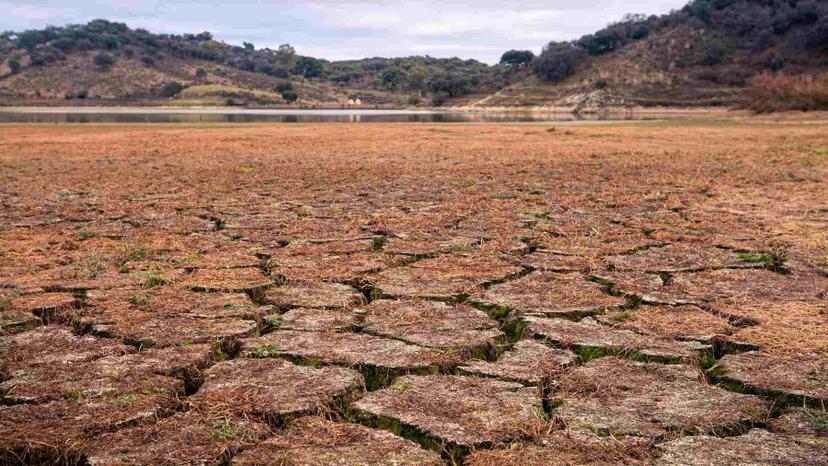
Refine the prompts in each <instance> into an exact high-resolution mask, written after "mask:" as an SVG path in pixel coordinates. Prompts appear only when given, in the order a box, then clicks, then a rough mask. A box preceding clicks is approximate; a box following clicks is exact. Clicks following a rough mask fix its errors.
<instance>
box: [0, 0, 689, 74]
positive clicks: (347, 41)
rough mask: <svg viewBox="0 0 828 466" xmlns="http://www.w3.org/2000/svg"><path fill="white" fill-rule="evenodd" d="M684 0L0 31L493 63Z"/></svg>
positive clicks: (198, 9)
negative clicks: (206, 37)
mask: <svg viewBox="0 0 828 466" xmlns="http://www.w3.org/2000/svg"><path fill="white" fill-rule="evenodd" d="M686 1H687V0H628V1H620V0H554V1H553V0H524V1H523V2H520V3H514V2H502V1H494V0H477V1H470V0H422V1H419V2H413V1H394V0H367V1H360V2H357V1H354V0H294V1H288V0H238V1H234V2H226V1H218V0H200V1H196V0H164V1H162V0H145V1H139V0H111V1H109V2H100V1H96V0H50V1H49V3H48V6H46V5H44V2H43V0H28V1H27V0H11V1H9V0H7V1H5V2H0V11H2V12H4V13H5V12H8V13H9V14H7V15H6V18H4V19H6V24H4V28H6V29H13V30H21V29H30V28H36V27H43V26H45V25H46V24H55V25H60V24H65V23H67V22H75V23H77V22H85V21H88V20H89V19H91V18H98V17H101V18H107V19H111V20H118V21H123V22H126V23H127V24H129V25H130V26H132V27H143V28H145V29H148V30H150V31H155V32H165V33H183V32H200V31H203V30H208V31H210V32H212V33H213V34H214V36H216V37H217V38H218V39H220V40H226V41H228V42H231V43H235V44H240V43H241V41H243V40H246V41H250V42H253V43H254V44H256V45H257V46H260V47H263V46H270V47H275V46H278V45H279V44H282V43H285V42H288V43H292V44H294V45H295V46H296V48H297V50H298V51H299V52H300V53H304V54H309V55H314V56H319V57H322V58H328V59H353V58H363V57H370V56H402V55H410V54H429V55H432V56H439V57H444V56H445V57H450V56H460V57H463V58H476V59H479V60H483V61H487V62H490V63H492V62H496V61H497V60H498V59H499V58H500V55H501V54H502V53H503V52H504V51H506V50H508V49H512V48H519V49H530V50H533V51H535V52H538V51H540V49H541V47H543V45H545V44H546V43H548V42H549V41H551V40H569V39H575V38H577V37H579V36H581V35H583V34H587V33H590V32H593V31H595V30H596V29H599V28H601V27H604V26H606V24H607V23H609V22H610V21H615V20H618V19H620V18H621V17H622V16H623V15H624V14H625V13H631V12H641V13H647V14H661V13H666V12H668V11H669V10H670V9H673V8H679V7H681V6H682V5H683V4H684V3H685V2H686Z"/></svg>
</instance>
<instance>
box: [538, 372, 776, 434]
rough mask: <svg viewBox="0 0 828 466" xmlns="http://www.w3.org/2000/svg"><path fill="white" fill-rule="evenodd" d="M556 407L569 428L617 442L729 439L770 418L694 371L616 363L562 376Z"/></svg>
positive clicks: (758, 403)
mask: <svg viewBox="0 0 828 466" xmlns="http://www.w3.org/2000/svg"><path fill="white" fill-rule="evenodd" d="M554 401H555V403H556V404H558V405H559V406H558V407H557V409H556V410H555V416H556V417H557V418H558V420H560V421H561V422H562V423H564V424H565V425H566V426H567V427H568V428H570V429H574V430H583V431H586V432H596V433H601V434H603V435H611V436H618V435H620V436H625V435H629V436H638V437H656V438H661V437H667V436H669V435H676V434H681V433H718V434H726V433H728V432H733V431H735V432H738V431H739V430H741V429H744V428H745V426H747V425H750V424H752V423H758V422H761V421H763V420H764V419H765V417H766V416H767V414H768V412H769V406H768V404H767V403H766V402H765V401H764V400H762V399H760V398H758V397H756V396H753V395H742V394H738V393H733V392H729V391H727V390H724V389H722V388H719V387H714V386H710V385H707V383H706V382H705V380H704V377H702V375H701V373H700V372H699V370H698V369H695V368H693V367H689V366H685V365H679V364H670V365H664V364H655V363H639V362H634V361H627V360H624V359H616V358H611V357H607V358H601V359H597V360H594V361H590V362H588V363H586V364H584V365H583V366H578V367H575V368H574V369H572V370H571V371H569V372H567V373H565V374H563V375H561V377H560V379H559V381H558V386H557V387H556V390H555V392H554Z"/></svg>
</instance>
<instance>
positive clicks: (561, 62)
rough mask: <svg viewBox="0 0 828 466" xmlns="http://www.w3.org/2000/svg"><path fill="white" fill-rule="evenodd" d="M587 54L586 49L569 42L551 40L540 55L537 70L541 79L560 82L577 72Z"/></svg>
mask: <svg viewBox="0 0 828 466" xmlns="http://www.w3.org/2000/svg"><path fill="white" fill-rule="evenodd" d="M586 55H587V53H586V51H585V50H584V49H582V48H581V47H579V46H577V45H574V44H571V43H569V42H557V43H556V42H551V43H550V44H549V45H547V46H546V47H545V48H544V49H543V53H541V55H540V57H538V61H537V64H536V71H537V73H538V76H540V78H541V79H544V80H546V81H551V82H555V83H556V82H560V81H563V80H564V78H566V77H568V76H569V75H571V74H572V73H574V72H575V68H576V67H577V66H578V63H580V62H581V60H583V59H584V58H586Z"/></svg>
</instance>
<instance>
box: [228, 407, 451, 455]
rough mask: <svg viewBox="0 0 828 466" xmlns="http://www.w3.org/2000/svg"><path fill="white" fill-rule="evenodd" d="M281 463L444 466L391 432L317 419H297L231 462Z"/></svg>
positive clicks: (423, 450) (425, 451)
mask: <svg viewBox="0 0 828 466" xmlns="http://www.w3.org/2000/svg"><path fill="white" fill-rule="evenodd" d="M283 463H284V464H292V465H303V466H326V465H329V464H338V465H344V466H381V465H392V464H394V465H396V464H399V465H403V464H412V465H414V464H416V465H424V466H436V465H441V464H443V462H442V460H441V459H440V456H439V455H438V454H436V453H434V452H431V451H428V450H425V449H423V448H421V447H420V446H419V445H417V444H416V443H414V442H411V441H410V440H405V439H402V438H400V437H398V436H396V435H394V434H392V433H390V432H386V431H382V430H375V429H370V428H368V427H365V426H362V425H359V424H351V423H340V422H331V421H328V420H325V419H322V418H319V417H302V418H299V419H296V420H295V421H292V422H291V423H290V424H289V425H288V426H287V428H286V429H285V430H284V431H281V432H278V433H277V434H275V435H273V436H272V437H270V438H268V439H267V440H265V441H264V442H261V443H259V444H257V445H255V446H253V447H251V448H247V449H245V450H244V451H242V452H241V453H240V454H238V455H236V456H235V457H234V458H233V464H234V465H239V466H242V465H244V466H253V465H265V464H283Z"/></svg>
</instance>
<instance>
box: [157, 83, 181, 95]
mask: <svg viewBox="0 0 828 466" xmlns="http://www.w3.org/2000/svg"><path fill="white" fill-rule="evenodd" d="M183 90H184V85H183V84H181V83H180V82H178V81H170V82H168V83H166V84H164V85H163V86H161V97H175V96H177V95H178V94H180V93H181V91H183Z"/></svg>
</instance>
